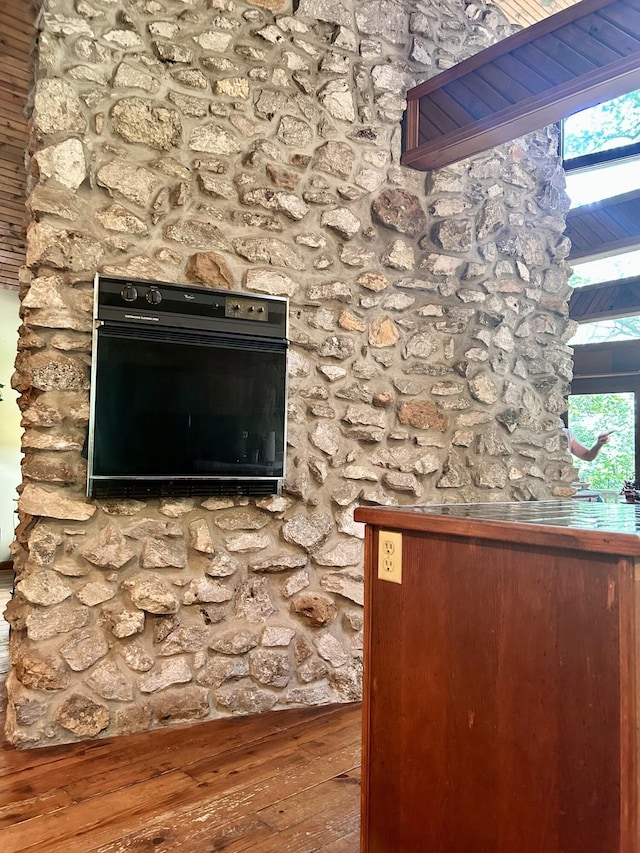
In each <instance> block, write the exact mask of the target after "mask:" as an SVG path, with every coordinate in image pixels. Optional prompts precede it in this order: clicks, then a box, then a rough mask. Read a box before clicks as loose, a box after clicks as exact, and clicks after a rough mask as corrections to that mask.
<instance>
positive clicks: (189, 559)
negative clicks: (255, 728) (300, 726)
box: [7, 0, 574, 746]
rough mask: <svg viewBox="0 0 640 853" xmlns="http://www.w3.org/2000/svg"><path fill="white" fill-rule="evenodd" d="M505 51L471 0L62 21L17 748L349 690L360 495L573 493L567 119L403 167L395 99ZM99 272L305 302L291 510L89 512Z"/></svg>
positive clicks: (32, 242) (158, 2)
mask: <svg viewBox="0 0 640 853" xmlns="http://www.w3.org/2000/svg"><path fill="white" fill-rule="evenodd" d="M508 32H509V27H508V25H507V24H506V22H505V20H504V19H503V17H502V16H501V14H500V13H499V12H498V11H497V10H496V9H495V8H494V7H492V6H489V5H486V4H484V3H483V2H462V0H452V2H451V3H450V4H447V3H445V2H443V0H429V2H428V3H424V2H419V0H417V1H416V0H380V2H378V0H376V2H373V0H347V2H338V0H300V2H299V3H297V4H296V8H295V11H294V10H293V7H291V5H290V4H289V3H288V2H286V0H257V2H253V3H243V2H239V0H127V2H116V0H75V2H74V0H49V2H48V3H47V4H46V5H45V8H44V11H43V14H42V17H41V33H40V39H39V46H38V62H37V85H36V88H35V92H34V97H33V114H32V135H31V146H30V152H29V156H30V171H29V174H30V179H29V181H30V186H29V198H28V210H29V214H30V224H29V227H28V235H27V245H28V255H27V267H26V268H25V270H23V274H22V293H21V298H22V317H23V326H22V328H21V339H20V351H19V354H18V358H17V362H16V373H15V377H14V386H15V387H16V388H17V389H18V390H19V391H20V392H21V399H20V406H21V410H22V415H23V425H24V438H23V447H24V453H25V457H24V466H23V484H22V487H21V495H20V499H19V509H20V519H21V523H20V526H19V529H18V531H17V538H16V543H15V544H14V555H15V566H16V580H17V584H16V594H15V598H14V601H13V602H12V604H11V605H10V606H9V608H8V611H7V615H8V618H9V620H10V621H11V623H12V628H13V631H12V637H11V672H10V675H9V679H8V696H9V707H8V714H7V734H8V737H9V739H10V740H11V741H12V742H13V743H14V744H16V745H18V746H33V745H36V746H39V745H44V744H51V743H56V742H62V741H68V740H74V739H77V738H90V737H98V736H106V735H117V734H126V733H129V732H133V731H138V730H143V729H147V728H152V727H154V726H158V725H161V724H166V723H172V722H181V721H185V720H202V719H208V718H213V717H217V716H221V715H227V714H245V713H253V712H256V711H264V710H267V709H272V708H283V707H287V706H291V705H301V704H318V703H328V702H336V701H337V702H341V701H349V700H354V699H357V698H358V697H359V696H360V681H361V648H362V606H361V605H362V537H363V531H362V529H361V526H360V525H358V524H356V523H355V522H354V521H353V510H354V507H356V506H357V505H358V504H362V503H367V504H385V505H387V504H388V505H392V504H406V503H415V502H431V503H441V502H463V501H498V500H501V501H502V500H530V499H541V498H547V497H551V496H558V495H566V494H570V493H571V490H570V489H569V488H568V485H567V484H568V483H569V482H570V481H571V480H572V479H573V476H574V473H573V468H572V466H571V464H570V460H569V457H568V456H567V454H566V453H565V452H564V450H563V447H562V439H561V433H560V426H561V424H560V420H559V414H560V413H561V412H562V411H563V410H564V408H565V395H566V393H567V389H568V382H569V380H570V376H571V359H570V351H569V350H568V348H567V346H566V344H565V343H564V341H566V340H567V338H568V326H569V323H568V320H567V305H566V302H567V296H568V287H567V276H568V270H567V267H566V264H565V260H564V259H565V257H566V255H567V251H568V245H567V241H566V240H565V239H564V238H563V237H562V232H563V228H564V214H565V211H566V208H567V199H566V196H565V194H564V189H563V188H564V179H563V175H562V173H561V171H560V166H559V162H558V159H557V155H556V143H557V140H556V137H555V132H554V130H553V129H546V130H541V131H540V132H538V133H535V134H532V135H531V136H529V137H528V138H527V139H525V140H518V141H516V142H514V143H513V144H511V145H507V146H503V147H501V148H500V149H496V150H493V151H490V152H488V153H487V154H486V155H483V156H478V157H476V158H474V159H472V160H469V161H465V162H462V163H459V164H456V165H454V166H452V167H450V168H447V169H442V170H440V171H437V172H432V173H428V174H421V173H418V172H414V171H411V170H407V169H404V168H402V167H401V166H400V165H399V156H400V144H401V131H400V120H401V117H402V114H403V109H404V106H405V101H404V97H403V95H404V92H405V91H406V89H407V88H408V87H409V86H411V85H413V84H415V83H416V82H419V81H420V80H422V79H425V78H426V77H428V76H430V75H432V74H435V73H437V72H438V71H440V70H442V69H444V68H447V67H450V66H451V65H452V64H454V63H456V62H457V61H459V60H461V59H463V58H465V57H466V56H467V55H469V54H472V53H475V52H476V51H478V50H480V49H482V48H483V47H485V46H487V45H488V44H490V43H492V42H494V41H495V40H497V39H499V38H502V37H504V36H505V35H507V34H508ZM96 270H101V271H103V272H105V273H111V274H121V275H128V276H132V277H140V278H157V279H159V280H166V281H195V282H200V283H203V284H205V285H210V286H213V287H216V288H230V289H239V290H246V291H253V292H256V293H269V294H278V295H286V296H288V297H289V300H290V318H291V339H292V346H291V350H290V357H289V377H290V402H289V431H288V445H289V447H288V476H287V480H286V486H285V489H284V492H283V494H282V495H281V496H277V497H273V498H270V499H265V500H256V501H253V500H248V499H245V500H239V499H229V500H225V499H219V498H218V499H209V500H204V501H202V500H165V501H149V502H146V503H143V502H138V501H132V500H129V501H98V502H93V501H90V500H87V499H86V498H85V497H84V488H85V475H86V471H85V463H84V460H83V458H82V455H81V449H82V446H83V443H84V440H85V435H86V430H87V420H88V390H89V364H90V357H91V353H90V348H91V325H92V321H91V306H92V280H93V276H94V273H95V271H96Z"/></svg>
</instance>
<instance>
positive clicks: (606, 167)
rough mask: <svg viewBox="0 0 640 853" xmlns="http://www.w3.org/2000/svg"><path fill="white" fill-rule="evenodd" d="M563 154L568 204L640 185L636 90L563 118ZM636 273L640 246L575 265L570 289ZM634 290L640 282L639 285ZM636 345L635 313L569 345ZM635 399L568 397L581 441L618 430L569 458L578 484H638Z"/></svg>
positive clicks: (639, 330) (639, 328)
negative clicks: (592, 449)
mask: <svg viewBox="0 0 640 853" xmlns="http://www.w3.org/2000/svg"><path fill="white" fill-rule="evenodd" d="M562 148H563V150H562V154H563V160H564V164H565V169H566V172H567V193H568V195H569V197H570V198H571V206H572V207H581V206H583V205H586V204H591V203H593V202H597V201H601V200H603V199H606V198H611V197H613V196H619V195H623V194H625V193H630V192H633V191H634V190H637V189H638V188H640V90H638V91H635V92H631V93H629V94H627V95H623V96H622V97H620V98H615V99H614V100H612V101H608V102H606V103H604V104H600V105H598V106H597V107H593V108H592V109H587V110H583V111H582V112H580V113H576V114H575V115H573V116H570V117H569V118H567V119H565V121H564V122H563V128H562ZM638 275H640V249H635V250H633V251H627V252H625V253H621V254H617V255H612V256H608V257H604V258H599V259H597V260H590V261H587V262H584V263H574V264H573V276H572V278H571V280H570V284H571V286H572V287H584V286H588V285H592V284H598V283H601V282H613V281H619V282H620V287H624V286H625V285H624V282H625V280H627V279H631V278H637V276H638ZM636 286H637V285H636ZM624 340H626V341H629V340H640V316H625V317H616V318H610V319H602V320H598V321H595V322H588V323H581V324H580V325H579V326H578V330H577V333H576V334H575V335H574V337H573V338H572V339H571V340H570V341H569V344H570V345H571V346H580V345H581V344H602V343H611V342H614V341H624ZM635 417H636V416H635V394H634V393H633V392H630V393H615V394H580V395H572V396H571V397H570V398H569V424H570V426H571V428H572V431H573V432H574V433H575V434H576V436H577V437H578V439H579V440H580V441H582V442H585V443H587V444H589V443H593V441H595V439H596V438H597V436H598V435H599V434H600V433H601V432H607V431H609V430H615V433H614V434H613V435H612V436H611V438H610V440H609V444H608V445H607V446H606V448H605V449H604V450H603V451H602V452H601V453H600V454H599V455H598V456H597V458H596V459H595V460H594V461H593V462H586V463H585V462H580V461H579V460H574V461H575V463H576V467H577V468H578V469H579V479H580V481H581V482H585V483H589V484H590V487H591V488H592V489H600V490H601V489H605V490H607V489H608V490H612V492H613V494H614V495H617V494H618V493H619V491H620V488H621V486H622V483H623V482H624V481H625V480H630V479H631V480H632V479H635V474H634V471H635V441H634V438H635Z"/></svg>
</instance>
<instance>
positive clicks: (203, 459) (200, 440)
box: [93, 329, 286, 478]
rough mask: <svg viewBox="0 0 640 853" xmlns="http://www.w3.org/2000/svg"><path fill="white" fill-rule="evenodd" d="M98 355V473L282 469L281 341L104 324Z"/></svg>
mask: <svg viewBox="0 0 640 853" xmlns="http://www.w3.org/2000/svg"><path fill="white" fill-rule="evenodd" d="M185 337H186V336H185ZM252 346H257V344H255V343H252ZM97 359H98V363H97V370H96V378H95V389H94V392H95V401H94V435H93V474H94V476H97V477H124V478H128V477H140V478H145V477H162V478H171V477H193V478H197V477H207V476H212V475H218V476H230V477H233V476H240V477H247V476H248V477H251V476H254V477H255V476H257V477H279V476H282V474H283V468H284V449H285V448H284V422H285V405H286V401H285V382H286V350H285V349H284V347H283V348H282V349H277V348H275V347H269V346H267V347H266V348H265V349H261V348H259V349H253V348H247V345H246V344H242V343H237V344H236V343H234V342H230V341H229V340H228V339H226V338H225V339H224V341H223V342H222V343H220V342H218V341H215V340H213V339H209V342H208V343H202V342H201V343H199V344H194V343H192V342H190V341H188V340H182V339H180V340H149V339H130V338H127V337H124V338H122V337H116V336H112V334H111V333H110V332H109V330H104V329H103V330H101V331H100V333H99V336H98V346H97Z"/></svg>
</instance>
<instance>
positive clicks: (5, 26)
mask: <svg viewBox="0 0 640 853" xmlns="http://www.w3.org/2000/svg"><path fill="white" fill-rule="evenodd" d="M33 38H34V16H33V13H32V11H31V4H30V3H29V2H28V0H4V3H3V7H2V29H1V31H0V288H4V289H17V288H18V270H19V268H20V266H21V265H22V264H23V263H24V257H25V246H24V240H23V229H24V224H25V218H26V210H25V183H26V173H25V151H26V149H27V145H28V123H27V119H26V117H25V115H24V108H25V105H26V103H27V100H28V98H29V92H30V90H31V79H32V77H31V68H30V55H31V46H32V43H33Z"/></svg>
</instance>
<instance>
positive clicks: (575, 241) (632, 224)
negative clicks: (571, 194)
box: [565, 189, 640, 262]
mask: <svg viewBox="0 0 640 853" xmlns="http://www.w3.org/2000/svg"><path fill="white" fill-rule="evenodd" d="M565 234H566V235H567V237H568V238H569V239H570V240H571V254H570V255H569V261H573V262H576V261H578V260H579V261H581V262H584V261H587V260H595V259H596V258H603V257H607V256H608V255H614V254H616V253H618V252H621V251H622V250H623V249H631V248H633V247H635V246H637V245H638V243H640V189H636V190H633V191H631V192H629V193H625V194H624V195H620V196H614V197H613V198H607V199H604V200H603V201H597V202H594V203H593V204H585V205H583V206H582V207H575V208H573V209H572V210H570V211H569V213H568V214H567V228H566V231H565Z"/></svg>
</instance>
